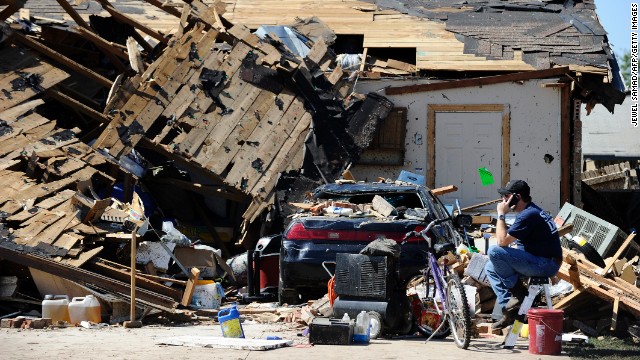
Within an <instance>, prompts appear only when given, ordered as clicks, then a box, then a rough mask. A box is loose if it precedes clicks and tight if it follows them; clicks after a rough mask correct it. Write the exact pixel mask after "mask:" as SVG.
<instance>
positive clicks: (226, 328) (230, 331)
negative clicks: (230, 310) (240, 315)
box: [220, 319, 244, 338]
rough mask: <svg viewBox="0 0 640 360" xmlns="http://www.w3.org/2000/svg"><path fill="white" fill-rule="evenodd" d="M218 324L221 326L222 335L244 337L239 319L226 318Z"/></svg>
mask: <svg viewBox="0 0 640 360" xmlns="http://www.w3.org/2000/svg"><path fill="white" fill-rule="evenodd" d="M220 325H221V326H222V336H224V337H228V338H241V337H244V334H243V332H242V325H240V319H232V320H227V321H225V322H224V323H222V324H220Z"/></svg>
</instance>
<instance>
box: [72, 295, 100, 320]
mask: <svg viewBox="0 0 640 360" xmlns="http://www.w3.org/2000/svg"><path fill="white" fill-rule="evenodd" d="M82 321H92V322H94V323H100V322H102V313H101V310H100V302H99V301H98V299H96V297H95V296H93V295H87V296H85V297H74V298H73V299H71V302H70V303H69V322H70V323H72V324H80V322H82Z"/></svg>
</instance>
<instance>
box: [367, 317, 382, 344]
mask: <svg viewBox="0 0 640 360" xmlns="http://www.w3.org/2000/svg"><path fill="white" fill-rule="evenodd" d="M369 324H370V325H371V328H370V331H369V338H371V339H377V338H379V337H380V336H381V335H382V328H383V324H382V316H380V314H379V313H378V312H377V311H369Z"/></svg>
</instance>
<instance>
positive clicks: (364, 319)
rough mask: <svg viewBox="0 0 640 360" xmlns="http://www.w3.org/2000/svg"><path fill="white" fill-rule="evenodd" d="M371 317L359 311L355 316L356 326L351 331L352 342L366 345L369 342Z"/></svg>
mask: <svg viewBox="0 0 640 360" xmlns="http://www.w3.org/2000/svg"><path fill="white" fill-rule="evenodd" d="M370 324H371V317H370V316H369V314H368V313H367V312H366V311H364V310H363V311H361V312H360V313H359V314H358V316H356V326H355V328H354V329H353V342H355V343H361V344H363V343H364V344H366V343H368V342H369V336H370V334H371V332H370V331H371V327H370Z"/></svg>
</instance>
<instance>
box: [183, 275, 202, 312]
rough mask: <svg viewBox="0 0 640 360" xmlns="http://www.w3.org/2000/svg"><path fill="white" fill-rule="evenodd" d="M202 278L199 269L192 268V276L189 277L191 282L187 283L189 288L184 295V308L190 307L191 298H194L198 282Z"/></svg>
mask: <svg viewBox="0 0 640 360" xmlns="http://www.w3.org/2000/svg"><path fill="white" fill-rule="evenodd" d="M199 276H200V270H198V268H196V267H193V268H191V274H190V275H189V280H188V281H187V286H186V287H185V289H184V295H183V296H182V302H180V303H181V304H182V306H189V304H191V298H193V292H194V290H195V288H196V281H197V280H198V277H199Z"/></svg>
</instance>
